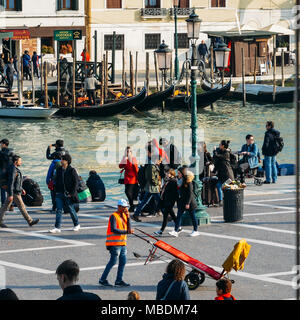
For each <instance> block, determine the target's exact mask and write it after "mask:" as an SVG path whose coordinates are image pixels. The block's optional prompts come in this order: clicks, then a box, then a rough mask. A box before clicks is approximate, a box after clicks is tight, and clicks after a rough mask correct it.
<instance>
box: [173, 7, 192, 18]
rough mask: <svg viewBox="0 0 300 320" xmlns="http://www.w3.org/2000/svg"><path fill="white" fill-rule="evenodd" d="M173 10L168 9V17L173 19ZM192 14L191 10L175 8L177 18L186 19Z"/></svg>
mask: <svg viewBox="0 0 300 320" xmlns="http://www.w3.org/2000/svg"><path fill="white" fill-rule="evenodd" d="M174 10H175V9H174V8H171V9H170V16H171V17H174ZM192 12H193V8H177V16H178V17H180V16H181V17H188V16H189V15H190V14H191V13H192Z"/></svg>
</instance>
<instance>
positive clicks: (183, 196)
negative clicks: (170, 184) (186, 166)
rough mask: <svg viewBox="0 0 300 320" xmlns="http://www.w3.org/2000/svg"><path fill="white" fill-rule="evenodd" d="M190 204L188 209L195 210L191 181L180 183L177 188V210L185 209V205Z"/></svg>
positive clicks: (195, 204)
mask: <svg viewBox="0 0 300 320" xmlns="http://www.w3.org/2000/svg"><path fill="white" fill-rule="evenodd" d="M188 204H189V205H190V208H189V210H195V209H196V208H197V203H196V199H195V195H194V191H193V183H192V182H189V183H187V186H185V184H182V185H181V186H180V188H179V199H178V211H186V209H185V206H186V205H188Z"/></svg>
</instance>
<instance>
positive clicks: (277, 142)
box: [274, 135, 284, 153]
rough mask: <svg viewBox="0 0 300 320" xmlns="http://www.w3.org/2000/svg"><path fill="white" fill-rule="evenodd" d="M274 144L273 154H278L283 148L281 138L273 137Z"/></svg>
mask: <svg viewBox="0 0 300 320" xmlns="http://www.w3.org/2000/svg"><path fill="white" fill-rule="evenodd" d="M274 143H275V152H276V153H279V152H281V151H282V149H283V147H284V142H283V138H282V137H280V136H277V135H276V136H274Z"/></svg>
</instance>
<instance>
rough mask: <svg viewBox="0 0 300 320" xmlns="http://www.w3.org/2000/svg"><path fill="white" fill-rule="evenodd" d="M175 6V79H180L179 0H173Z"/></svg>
mask: <svg viewBox="0 0 300 320" xmlns="http://www.w3.org/2000/svg"><path fill="white" fill-rule="evenodd" d="M173 6H174V21H175V79H176V80H178V79H179V60H178V33H177V10H178V7H179V0H173Z"/></svg>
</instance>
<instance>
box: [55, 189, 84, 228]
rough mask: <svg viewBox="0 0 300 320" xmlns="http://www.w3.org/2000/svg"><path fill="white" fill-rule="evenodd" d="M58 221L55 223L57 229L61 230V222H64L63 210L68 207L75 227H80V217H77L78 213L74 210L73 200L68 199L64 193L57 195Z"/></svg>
mask: <svg viewBox="0 0 300 320" xmlns="http://www.w3.org/2000/svg"><path fill="white" fill-rule="evenodd" d="M55 200H56V221H55V228H57V229H60V227H61V221H62V212H63V208H64V207H66V208H68V209H69V212H70V215H71V218H72V221H73V224H74V227H76V226H78V224H79V223H78V217H77V213H76V211H75V208H74V203H73V202H72V200H71V199H70V198H68V197H66V196H65V195H64V194H62V193H57V194H56V197H55Z"/></svg>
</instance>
